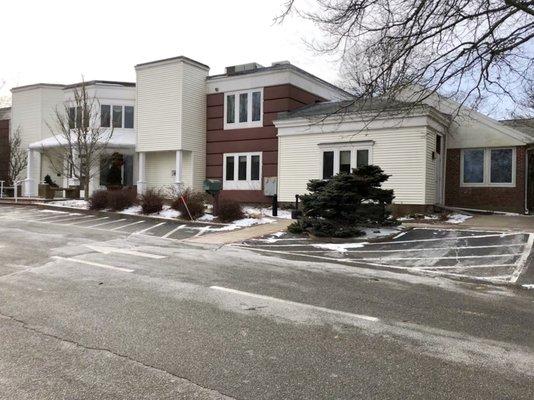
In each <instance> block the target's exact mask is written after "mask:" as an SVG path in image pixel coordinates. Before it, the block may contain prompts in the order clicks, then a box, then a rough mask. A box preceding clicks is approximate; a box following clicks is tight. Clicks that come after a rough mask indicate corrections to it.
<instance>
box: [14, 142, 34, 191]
mask: <svg viewBox="0 0 534 400" xmlns="http://www.w3.org/2000/svg"><path fill="white" fill-rule="evenodd" d="M32 169H33V150H31V149H28V164H27V165H26V179H25V180H24V196H26V197H32V196H35V193H34V190H33V188H34V185H33V179H32ZM15 190H17V189H16V188H15Z"/></svg>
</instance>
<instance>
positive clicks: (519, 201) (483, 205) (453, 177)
mask: <svg viewBox="0 0 534 400" xmlns="http://www.w3.org/2000/svg"><path fill="white" fill-rule="evenodd" d="M525 155H526V147H516V182H515V183H516V184H515V187H462V186H460V178H461V176H460V171H461V170H460V162H461V151H460V149H447V165H446V173H445V205H447V206H450V207H462V208H471V209H479V210H492V211H506V212H516V213H523V212H524V211H525Z"/></svg>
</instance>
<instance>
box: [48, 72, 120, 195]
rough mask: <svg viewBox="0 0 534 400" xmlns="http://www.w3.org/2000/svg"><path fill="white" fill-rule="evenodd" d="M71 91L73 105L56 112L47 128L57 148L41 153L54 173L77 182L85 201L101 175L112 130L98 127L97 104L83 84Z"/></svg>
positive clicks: (98, 105) (98, 109)
mask: <svg viewBox="0 0 534 400" xmlns="http://www.w3.org/2000/svg"><path fill="white" fill-rule="evenodd" d="M73 90H74V98H73V101H72V103H71V104H65V106H64V107H63V108H61V109H56V111H55V121H54V123H53V124H48V128H49V129H50V131H51V132H52V134H53V135H54V137H55V138H56V141H57V144H58V145H57V146H54V147H50V148H43V153H44V154H45V156H46V157H47V158H48V159H49V161H50V164H51V165H52V168H53V169H54V170H55V171H56V172H58V173H61V174H66V175H67V176H71V177H74V178H76V179H78V180H79V182H80V186H81V187H82V188H83V189H84V199H85V200H88V199H89V183H90V181H91V179H93V178H94V177H96V176H98V175H99V174H100V160H101V158H102V157H103V156H105V154H106V149H107V146H108V143H109V140H110V139H111V137H112V135H113V128H112V127H110V128H103V127H101V126H100V122H101V121H100V103H99V102H98V100H97V99H96V98H95V97H92V96H89V93H88V91H87V86H86V84H85V82H84V81H83V80H82V82H81V83H80V85H79V86H77V87H75V88H74V89H73ZM108 117H109V116H108ZM110 125H111V124H110Z"/></svg>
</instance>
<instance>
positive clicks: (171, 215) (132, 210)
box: [119, 206, 181, 219]
mask: <svg viewBox="0 0 534 400" xmlns="http://www.w3.org/2000/svg"><path fill="white" fill-rule="evenodd" d="M119 213H120V214H129V215H144V214H143V212H142V208H141V206H131V207H129V208H127V209H125V210H123V211H119ZM180 215H181V214H180V211H176V210H173V209H172V208H171V207H170V206H163V210H161V211H160V212H159V213H154V214H149V216H151V217H160V218H165V219H175V218H178V217H179V216H180Z"/></svg>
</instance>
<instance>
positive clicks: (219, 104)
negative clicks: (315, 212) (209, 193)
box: [206, 84, 324, 203]
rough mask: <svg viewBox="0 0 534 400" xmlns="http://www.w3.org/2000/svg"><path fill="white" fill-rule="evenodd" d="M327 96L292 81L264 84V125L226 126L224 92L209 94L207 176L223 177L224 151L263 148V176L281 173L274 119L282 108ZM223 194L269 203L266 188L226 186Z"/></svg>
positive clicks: (292, 108)
mask: <svg viewBox="0 0 534 400" xmlns="http://www.w3.org/2000/svg"><path fill="white" fill-rule="evenodd" d="M321 100H324V99H322V98H321V97H319V96H316V95H313V94H311V93H309V92H307V91H305V90H303V89H300V88H298V87H296V86H293V85H289V84H286V85H277V86H267V87H265V88H263V126H261V127H257V128H243V129H227V130H224V93H214V94H209V95H208V98H207V116H206V117H207V133H206V140H207V144H206V152H207V155H206V177H207V178H208V179H221V180H222V178H223V154H224V153H241V152H243V153H246V152H256V151H261V152H262V177H269V176H277V175H278V137H277V136H276V135H277V129H276V127H275V126H274V124H273V120H275V119H276V116H277V115H278V113H279V112H283V111H292V110H295V109H297V108H300V107H302V106H305V105H308V104H313V103H315V102H316V101H321ZM221 198H230V199H233V200H236V201H240V202H254V203H268V202H270V201H271V199H270V198H268V197H265V196H264V195H263V190H224V191H223V192H221Z"/></svg>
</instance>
